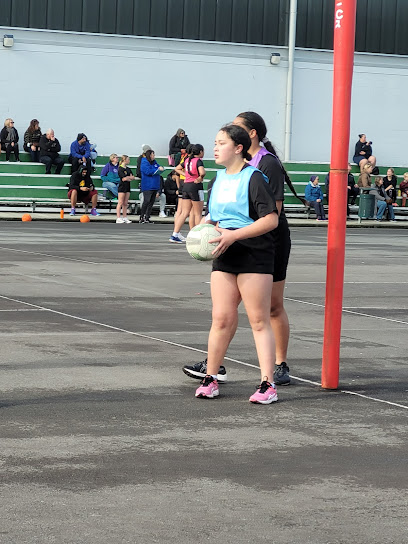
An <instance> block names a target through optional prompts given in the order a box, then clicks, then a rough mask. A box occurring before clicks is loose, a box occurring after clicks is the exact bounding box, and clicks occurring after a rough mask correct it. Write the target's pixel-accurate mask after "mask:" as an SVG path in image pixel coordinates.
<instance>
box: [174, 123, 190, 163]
mask: <svg viewBox="0 0 408 544" xmlns="http://www.w3.org/2000/svg"><path fill="white" fill-rule="evenodd" d="M189 143H190V140H189V139H188V136H187V134H186V131H185V130H183V129H182V128H179V129H178V131H177V132H176V134H175V135H174V136H173V138H172V139H171V140H170V143H169V156H170V157H171V158H172V159H173V160H174V166H177V165H178V164H179V163H180V159H181V154H182V153H183V152H185V150H186V147H187V146H188V144H189Z"/></svg>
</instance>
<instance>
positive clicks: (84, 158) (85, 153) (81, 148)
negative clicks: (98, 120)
mask: <svg viewBox="0 0 408 544" xmlns="http://www.w3.org/2000/svg"><path fill="white" fill-rule="evenodd" d="M69 161H70V163H71V164H72V170H71V172H72V173H74V172H76V171H77V170H78V168H79V167H80V166H87V168H88V172H91V146H90V145H89V142H88V138H87V137H86V135H85V134H84V133H83V132H80V133H79V134H78V136H77V138H76V140H75V141H74V142H72V144H71V148H70V155H69Z"/></svg>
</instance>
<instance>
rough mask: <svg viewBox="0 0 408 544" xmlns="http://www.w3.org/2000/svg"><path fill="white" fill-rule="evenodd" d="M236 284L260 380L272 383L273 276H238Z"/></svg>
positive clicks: (273, 361) (273, 341)
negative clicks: (254, 350) (254, 349)
mask: <svg viewBox="0 0 408 544" xmlns="http://www.w3.org/2000/svg"><path fill="white" fill-rule="evenodd" d="M237 284H238V289H239V292H240V293H241V297H242V301H243V303H244V305H245V310H246V312H247V315H248V319H249V323H250V324H251V328H252V334H253V335H254V340H255V345H256V352H257V354H258V360H259V367H260V369H261V379H262V380H263V379H265V378H266V380H267V381H270V382H272V381H273V373H274V370H275V338H274V335H273V332H272V327H271V323H270V309H271V308H270V302H271V298H272V284H273V276H272V274H239V275H238V278H237Z"/></svg>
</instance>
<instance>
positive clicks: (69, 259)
mask: <svg viewBox="0 0 408 544" xmlns="http://www.w3.org/2000/svg"><path fill="white" fill-rule="evenodd" d="M0 249H6V250H7V251H17V252H18V253H28V254H29V255H40V256H42V257H53V258H54V259H61V260H62V261H74V262H76V263H86V264H104V263H94V262H92V261H84V260H81V259H71V258H70V257H60V256H59V255H50V254H49V253H38V252H37V251H26V250H24V249H14V248H10V247H0Z"/></svg>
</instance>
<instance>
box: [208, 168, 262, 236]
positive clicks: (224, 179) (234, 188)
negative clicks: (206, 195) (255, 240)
mask: <svg viewBox="0 0 408 544" xmlns="http://www.w3.org/2000/svg"><path fill="white" fill-rule="evenodd" d="M254 172H259V170H257V168H254V167H253V166H247V167H246V168H244V169H243V170H242V171H241V172H239V173H238V174H232V175H231V174H227V172H226V170H221V171H219V172H218V173H217V177H216V179H215V182H214V184H213V186H212V189H211V198H210V204H209V212H210V217H211V221H216V222H218V223H219V226H220V227H221V228H223V229H229V228H233V229H240V228H242V227H246V226H248V225H251V224H252V223H253V222H254V220H253V219H251V217H249V194H248V189H249V181H250V179H251V176H252V174H253V173H254ZM261 173H262V172H261ZM262 175H263V177H264V179H265V183H268V180H267V178H266V177H265V176H264V174H262Z"/></svg>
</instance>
